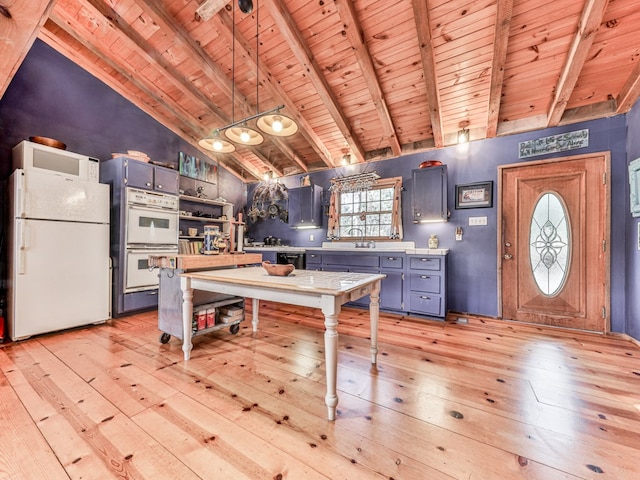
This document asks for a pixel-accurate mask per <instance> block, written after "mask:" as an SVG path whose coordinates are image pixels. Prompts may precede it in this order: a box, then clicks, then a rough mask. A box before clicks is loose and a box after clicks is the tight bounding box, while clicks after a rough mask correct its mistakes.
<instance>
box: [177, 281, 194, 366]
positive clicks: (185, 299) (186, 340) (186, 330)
mask: <svg viewBox="0 0 640 480" xmlns="http://www.w3.org/2000/svg"><path fill="white" fill-rule="evenodd" d="M180 289H181V290H182V351H183V352H184V359H185V360H189V358H190V357H191V349H192V348H193V344H192V343H191V328H192V326H191V322H192V319H193V290H192V289H191V279H190V278H185V277H182V278H180Z"/></svg>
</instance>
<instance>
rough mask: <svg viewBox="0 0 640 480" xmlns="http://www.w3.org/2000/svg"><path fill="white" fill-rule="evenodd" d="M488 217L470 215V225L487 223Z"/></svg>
mask: <svg viewBox="0 0 640 480" xmlns="http://www.w3.org/2000/svg"><path fill="white" fill-rule="evenodd" d="M486 224H487V217H469V225H486Z"/></svg>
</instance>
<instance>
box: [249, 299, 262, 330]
mask: <svg viewBox="0 0 640 480" xmlns="http://www.w3.org/2000/svg"><path fill="white" fill-rule="evenodd" d="M251 305H252V307H253V308H252V316H251V326H252V327H253V332H254V333H255V332H257V331H258V308H259V305H260V301H259V300H258V299H257V298H253V299H251Z"/></svg>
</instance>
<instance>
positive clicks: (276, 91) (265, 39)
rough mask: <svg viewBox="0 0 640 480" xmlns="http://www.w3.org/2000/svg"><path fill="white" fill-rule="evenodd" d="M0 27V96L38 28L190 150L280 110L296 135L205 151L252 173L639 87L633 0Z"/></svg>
mask: <svg viewBox="0 0 640 480" xmlns="http://www.w3.org/2000/svg"><path fill="white" fill-rule="evenodd" d="M248 4H252V7H253V8H252V10H251V11H250V12H249V13H244V12H243V10H245V11H247V10H248V8H247V6H248ZM241 7H242V8H241ZM0 31H1V32H2V33H1V34H0V41H1V43H0V94H2V93H4V91H5V90H6V88H7V85H8V84H9V82H10V81H11V78H12V77H13V75H14V73H15V71H16V70H17V68H18V67H19V65H20V63H21V62H22V60H23V59H24V57H25V56H26V53H27V52H28V50H29V48H30V46H31V45H32V43H33V41H34V40H35V38H40V39H42V40H43V41H45V42H46V43H47V44H49V45H50V46H52V47H53V48H55V49H56V50H57V51H59V52H60V53H62V54H63V55H65V56H66V57H68V58H69V59H71V60H72V61H74V62H75V63H76V64H78V65H79V66H81V67H82V68H84V69H85V70H87V71H88V72H90V73H91V74H93V75H94V76H96V77H97V78H99V79H100V80H102V81H104V82H105V83H106V84H108V85H109V86H111V87H112V88H113V89H114V90H116V91H117V92H119V93H120V94H122V95H123V96H125V97H126V98H127V99H129V100H130V101H131V102H133V103H134V104H135V105H137V106H138V107H139V108H141V109H142V110H144V111H145V112H147V113H149V114H150V115H151V116H152V117H154V118H155V119H156V120H157V121H158V122H160V123H162V124H163V125H165V126H166V127H168V128H169V129H170V130H172V131H173V132H175V133H176V134H177V135H179V136H180V137H182V138H183V139H185V140H186V141H188V142H189V143H191V144H193V145H195V146H198V141H199V140H201V139H202V138H205V137H210V136H211V135H212V134H213V132H214V131H215V130H216V129H218V128H220V127H224V126H226V125H229V124H230V123H233V122H237V121H238V120H241V119H243V118H246V117H251V116H254V115H255V114H257V113H260V112H262V111H265V110H268V109H272V108H274V107H277V106H280V105H283V106H284V108H283V109H282V113H283V114H285V115H287V116H289V117H290V118H292V119H294V120H295V121H296V122H297V124H298V125H299V130H298V131H297V133H295V134H294V135H292V136H289V137H276V136H269V135H265V141H264V143H262V144H261V145H258V146H252V147H247V146H242V145H237V148H236V150H235V151H234V152H233V153H228V154H214V153H212V152H210V151H208V150H204V149H202V152H203V153H206V154H207V155H209V156H211V157H212V158H216V159H217V160H218V161H220V162H221V164H223V165H224V166H225V167H227V168H228V169H229V170H230V171H231V172H233V173H234V175H236V176H238V177H239V178H242V179H243V180H245V181H248V182H251V181H255V180H258V179H261V178H262V176H263V174H264V173H266V172H272V173H273V174H274V175H275V176H283V175H291V174H298V173H303V172H311V171H316V170H321V169H325V168H332V167H337V166H340V165H341V162H343V159H345V160H348V161H349V162H350V163H361V162H367V161H371V160H380V159H387V158H394V157H398V156H401V155H404V154H408V153H414V152H420V151H428V150H432V149H435V148H439V147H444V146H447V145H451V144H453V143H455V142H456V141H457V136H458V132H460V131H461V130H463V131H467V132H468V134H469V137H470V139H471V140H478V139H484V138H491V137H496V136H501V135H508V134H513V133H518V132H525V131H531V130H537V129H541V128H545V127H549V126H556V125H562V124H569V123H574V122H578V121H583V120H590V119H595V118H601V117H606V116H611V115H616V114H619V113H625V112H627V111H628V110H629V109H630V108H631V106H632V105H633V104H634V103H635V101H636V100H637V99H638V95H639V93H640V82H639V80H640V61H639V59H640V42H638V38H640V8H639V4H638V1H637V0H553V1H552V0H475V1H464V0H312V1H309V0H252V1H249V0H240V1H239V2H237V3H236V0H233V1H226V0H57V1H53V0H0ZM234 40H235V41H234ZM198 148H201V147H198Z"/></svg>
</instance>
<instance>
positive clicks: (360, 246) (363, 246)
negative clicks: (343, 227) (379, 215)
mask: <svg viewBox="0 0 640 480" xmlns="http://www.w3.org/2000/svg"><path fill="white" fill-rule="evenodd" d="M356 230H357V231H358V232H360V241H359V242H355V243H356V248H367V247H368V244H366V243H364V230H363V229H362V228H359V227H353V228H350V229H349V231H348V232H347V234H349V235H350V234H351V233H353V232H354V231H356Z"/></svg>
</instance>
